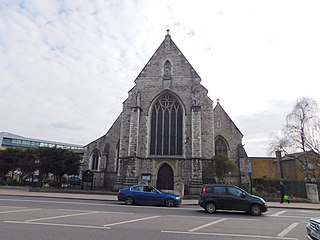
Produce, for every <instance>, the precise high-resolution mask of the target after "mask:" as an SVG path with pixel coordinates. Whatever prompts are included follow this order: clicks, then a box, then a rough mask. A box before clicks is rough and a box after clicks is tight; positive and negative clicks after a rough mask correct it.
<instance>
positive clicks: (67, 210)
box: [57, 208, 134, 215]
mask: <svg viewBox="0 0 320 240" xmlns="http://www.w3.org/2000/svg"><path fill="white" fill-rule="evenodd" d="M57 210H58V211H66V212H97V213H112V214H124V215H134V213H127V212H108V211H90V210H79V209H64V208H60V209H57Z"/></svg>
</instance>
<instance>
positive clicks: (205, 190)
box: [202, 186, 207, 194]
mask: <svg viewBox="0 0 320 240" xmlns="http://www.w3.org/2000/svg"><path fill="white" fill-rule="evenodd" d="M202 193H203V194H206V193H207V186H203V188H202Z"/></svg>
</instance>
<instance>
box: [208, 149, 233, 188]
mask: <svg viewBox="0 0 320 240" xmlns="http://www.w3.org/2000/svg"><path fill="white" fill-rule="evenodd" d="M237 170H238V166H237V164H236V163H235V162H234V161H232V160H230V159H229V158H228V156H227V155H226V154H223V153H219V154H217V155H216V156H214V157H213V159H212V161H211V162H210V163H209V164H208V166H207V168H206V169H204V171H203V176H204V178H212V176H216V177H217V178H218V180H219V181H221V182H223V181H224V179H225V177H226V176H228V175H230V173H231V174H234V173H236V172H237Z"/></svg>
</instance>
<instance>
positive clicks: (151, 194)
mask: <svg viewBox="0 0 320 240" xmlns="http://www.w3.org/2000/svg"><path fill="white" fill-rule="evenodd" d="M118 200H119V201H123V202H125V204H128V205H132V204H148V205H164V206H167V207H172V206H178V205H179V204H181V198H180V197H179V196H178V195H175V194H170V193H166V192H161V191H160V190H158V189H156V188H155V187H152V186H148V185H135V186H132V187H129V188H125V189H120V190H119V192H118Z"/></svg>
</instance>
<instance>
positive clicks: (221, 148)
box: [215, 136, 228, 155]
mask: <svg viewBox="0 0 320 240" xmlns="http://www.w3.org/2000/svg"><path fill="white" fill-rule="evenodd" d="M219 153H224V154H225V155H228V145H227V142H226V140H225V139H224V138H223V137H221V136H219V137H217V138H216V140H215V154H216V155H217V154H219Z"/></svg>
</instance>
